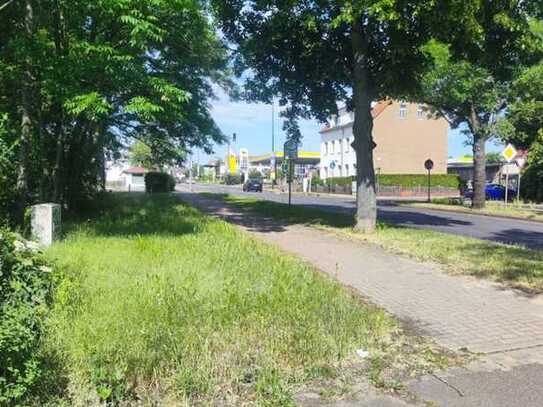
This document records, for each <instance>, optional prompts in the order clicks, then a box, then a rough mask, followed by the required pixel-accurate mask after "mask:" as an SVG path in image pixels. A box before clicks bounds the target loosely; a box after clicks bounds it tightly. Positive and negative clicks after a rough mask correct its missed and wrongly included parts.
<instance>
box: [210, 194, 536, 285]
mask: <svg viewBox="0 0 543 407" xmlns="http://www.w3.org/2000/svg"><path fill="white" fill-rule="evenodd" d="M210 196H211V195H210ZM214 196H215V197H216V198H218V199H222V200H225V201H226V202H228V203H230V204H231V205H234V206H236V207H238V208H242V209H245V210H253V211H256V212H258V213H260V214H262V215H268V216H274V217H277V218H278V219H284V220H285V221H287V222H291V223H304V224H308V225H312V226H319V227H326V228H328V229H329V230H333V231H335V232H339V233H341V234H343V235H348V236H350V237H352V238H355V239H361V240H363V241H367V242H370V243H374V244H377V245H379V246H382V247H383V248H385V249H387V250H390V251H392V252H394V253H399V254H402V255H407V256H410V257H412V258H414V259H416V260H420V261H431V262H437V263H440V264H442V265H444V266H445V268H446V269H447V270H448V271H449V272H451V273H453V274H466V275H472V276H476V277H481V278H486V279H490V280H495V281H500V282H503V283H505V284H508V285H510V286H512V287H516V288H520V289H523V290H527V291H535V292H543V252H541V251H538V250H530V249H526V248H524V247H520V246H513V245H506V244H501V243H494V242H488V241H484V240H479V239H474V238H468V237H462V236H456V235H450V234H446V233H440V232H434V231H431V230H421V229H414V228H406V227H397V226H392V225H387V224H383V223H381V224H379V227H378V231H377V233H375V234H373V235H369V236H364V235H360V234H357V233H354V232H353V230H352V226H353V222H354V220H353V218H352V216H349V215H346V214H340V213H332V212H326V211H323V210H319V209H312V208H305V207H299V206H293V207H292V208H291V209H290V210H289V209H288V207H287V205H285V204H281V203H276V202H270V201H262V200H258V199H254V198H245V197H243V198H241V197H235V196H231V195H221V194H216V195H214Z"/></svg>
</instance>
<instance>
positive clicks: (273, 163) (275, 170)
mask: <svg viewBox="0 0 543 407" xmlns="http://www.w3.org/2000/svg"><path fill="white" fill-rule="evenodd" d="M271 160H272V161H273V162H272V163H271V164H272V166H273V179H272V189H273V188H274V186H275V182H276V180H277V157H275V102H274V100H273V99H272V152H271Z"/></svg>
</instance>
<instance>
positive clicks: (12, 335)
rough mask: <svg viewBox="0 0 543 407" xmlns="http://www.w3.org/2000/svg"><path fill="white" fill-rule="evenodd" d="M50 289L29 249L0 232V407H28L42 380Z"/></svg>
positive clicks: (50, 282)
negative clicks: (42, 345) (13, 406)
mask: <svg viewBox="0 0 543 407" xmlns="http://www.w3.org/2000/svg"><path fill="white" fill-rule="evenodd" d="M52 289H53V278H52V274H51V269H50V268H49V266H48V265H47V264H46V262H45V261H44V260H43V258H42V257H41V255H40V254H39V253H38V252H37V249H36V247H35V245H34V244H32V243H30V242H27V241H25V240H23V239H21V238H20V237H19V236H18V235H15V234H14V233H11V232H9V231H8V230H7V229H0V405H1V406H4V405H8V406H11V405H29V404H33V403H30V402H29V401H28V399H29V397H30V396H31V395H32V393H33V392H34V390H37V387H38V386H39V383H40V381H41V380H44V379H45V377H46V374H45V366H44V362H43V360H42V357H41V354H40V343H41V340H42V336H43V334H44V330H45V319H46V317H47V312H48V310H49V307H50V301H51V295H52Z"/></svg>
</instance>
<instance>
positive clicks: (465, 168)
mask: <svg viewBox="0 0 543 407" xmlns="http://www.w3.org/2000/svg"><path fill="white" fill-rule="evenodd" d="M521 154H525V153H524V152H522V153H519V156H520V155H521ZM521 158H522V156H521ZM520 170H521V169H520V166H519V165H518V164H517V162H516V161H513V162H511V163H506V162H505V161H501V160H500V161H490V162H489V161H487V162H486V175H485V177H486V182H488V183H496V184H502V185H505V182H506V179H507V182H509V186H510V187H513V188H516V187H517V185H518V179H519V176H520ZM474 172H475V171H474V165H473V156H471V155H465V156H462V157H457V158H450V159H449V160H448V163H447V173H448V174H456V175H458V176H459V177H460V179H461V180H462V181H464V182H465V183H466V184H467V185H471V183H472V181H473V176H474Z"/></svg>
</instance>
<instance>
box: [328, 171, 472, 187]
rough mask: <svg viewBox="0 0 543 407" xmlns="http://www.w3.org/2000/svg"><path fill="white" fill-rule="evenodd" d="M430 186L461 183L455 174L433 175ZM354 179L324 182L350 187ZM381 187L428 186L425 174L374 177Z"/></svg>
mask: <svg viewBox="0 0 543 407" xmlns="http://www.w3.org/2000/svg"><path fill="white" fill-rule="evenodd" d="M431 178H432V186H435V187H437V186H440V187H446V188H460V186H461V185H462V181H461V180H460V177H459V176H458V175H455V174H434V175H432V176H431ZM354 180H356V177H333V178H328V179H327V180H326V184H327V185H350V184H351V182H352V181H354ZM376 181H377V182H378V183H379V185H381V186H395V187H407V188H409V187H419V186H426V185H428V175H426V174H382V175H378V176H376Z"/></svg>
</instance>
